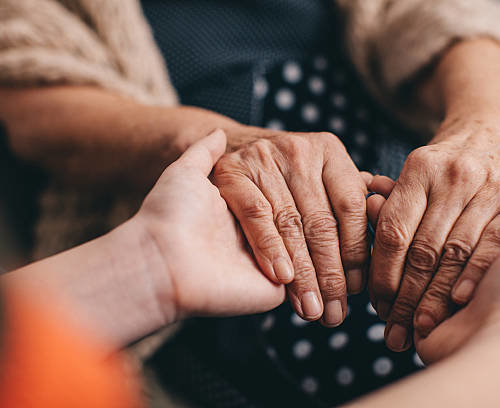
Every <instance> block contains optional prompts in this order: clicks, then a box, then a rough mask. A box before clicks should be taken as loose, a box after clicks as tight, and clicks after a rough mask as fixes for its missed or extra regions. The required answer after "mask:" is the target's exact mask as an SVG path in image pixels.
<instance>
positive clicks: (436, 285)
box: [424, 280, 454, 309]
mask: <svg viewBox="0 0 500 408" xmlns="http://www.w3.org/2000/svg"><path fill="white" fill-rule="evenodd" d="M450 283H451V284H450ZM453 283H454V281H445V280H440V281H436V282H433V283H432V285H430V286H429V288H428V289H427V292H426V293H425V295H424V298H425V301H426V303H427V304H428V305H430V306H431V309H433V308H434V307H435V306H442V305H448V303H449V302H450V298H451V288H452V287H453Z"/></svg>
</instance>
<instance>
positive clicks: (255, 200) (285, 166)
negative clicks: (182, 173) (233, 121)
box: [213, 128, 368, 326]
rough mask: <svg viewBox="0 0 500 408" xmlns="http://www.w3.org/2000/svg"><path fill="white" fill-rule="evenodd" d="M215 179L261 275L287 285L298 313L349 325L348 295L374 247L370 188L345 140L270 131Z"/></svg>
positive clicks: (232, 157)
mask: <svg viewBox="0 0 500 408" xmlns="http://www.w3.org/2000/svg"><path fill="white" fill-rule="evenodd" d="M248 129H251V128H247V130H248ZM259 131H260V132H261V130H259ZM213 178H214V182H215V184H216V186H217V187H218V188H219V190H220V192H221V195H222V197H223V198H224V199H225V200H226V202H227V203H228V206H229V208H230V209H231V211H232V212H233V214H234V215H235V216H236V218H237V219H238V221H239V222H240V224H241V226H242V228H243V231H244V233H245V236H246V238H247V240H248V242H249V244H250V246H251V247H252V250H253V254H254V256H255V258H256V260H257V263H258V264H259V266H260V268H261V269H262V270H263V272H264V273H265V274H266V276H268V277H269V278H270V279H272V280H273V281H275V282H280V283H286V284H288V294H289V298H290V300H291V303H292V305H293V307H294V308H295V310H296V312H297V313H298V314H299V315H300V316H301V317H302V318H304V319H306V320H317V319H320V318H322V319H321V321H322V323H323V324H324V325H326V326H338V325H339V324H340V323H342V321H343V320H344V318H345V316H346V310H347V303H346V293H347V289H349V292H351V293H358V292H360V291H361V290H362V288H363V286H364V281H365V274H366V270H367V261H368V244H367V234H366V229H367V218H366V200H365V195H366V193H367V189H366V185H365V183H364V182H363V179H362V178H361V176H360V174H359V172H358V170H357V169H356V166H355V165H354V163H353V162H352V160H351V159H350V157H349V155H348V154H347V152H346V150H345V147H344V146H343V144H342V143H341V142H340V140H339V139H338V138H337V137H336V136H334V135H332V134H330V133H308V134H305V133H304V134H301V133H290V132H279V131H268V132H267V134H266V135H265V136H264V137H261V138H260V139H258V140H256V141H253V142H251V143H247V144H243V145H242V146H240V147H237V148H235V149H234V150H233V151H232V152H230V153H228V154H226V155H225V156H223V157H222V159H221V160H220V161H219V162H218V163H217V165H216V168H215V171H214V176H213ZM346 277H347V282H346Z"/></svg>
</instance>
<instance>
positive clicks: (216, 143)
mask: <svg viewBox="0 0 500 408" xmlns="http://www.w3.org/2000/svg"><path fill="white" fill-rule="evenodd" d="M226 144H227V138H226V134H225V133H224V131H223V130H222V129H216V130H214V131H213V132H212V133H210V134H209V135H208V136H206V137H204V138H203V139H200V140H198V141H197V142H196V143H194V144H193V145H191V146H190V147H189V148H188V149H187V150H186V151H185V152H184V153H183V154H182V156H181V157H180V158H179V159H178V160H177V161H176V162H175V166H176V167H182V168H186V169H187V168H190V169H198V170H201V171H202V172H203V174H204V175H205V176H208V175H209V174H210V172H211V171H212V169H213V167H214V166H215V163H217V160H219V159H220V157H221V156H222V155H223V154H224V152H225V151H226Z"/></svg>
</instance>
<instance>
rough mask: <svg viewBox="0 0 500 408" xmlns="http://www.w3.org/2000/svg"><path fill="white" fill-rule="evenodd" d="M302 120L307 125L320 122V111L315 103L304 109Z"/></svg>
mask: <svg viewBox="0 0 500 408" xmlns="http://www.w3.org/2000/svg"><path fill="white" fill-rule="evenodd" d="M302 118H303V119H304V121H306V122H307V123H315V122H317V121H318V120H319V109H318V107H317V106H316V105H315V104H313V103H308V104H306V105H304V106H303V107H302Z"/></svg>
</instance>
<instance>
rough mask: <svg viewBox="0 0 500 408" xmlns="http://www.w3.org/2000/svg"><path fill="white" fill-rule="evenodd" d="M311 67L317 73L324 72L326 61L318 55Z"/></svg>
mask: <svg viewBox="0 0 500 408" xmlns="http://www.w3.org/2000/svg"><path fill="white" fill-rule="evenodd" d="M313 65H314V68H316V69H317V70H318V71H324V70H325V69H327V68H328V60H327V59H326V57H325V56H324V55H318V56H317V57H315V58H314V61H313Z"/></svg>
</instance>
